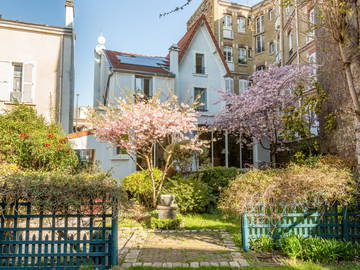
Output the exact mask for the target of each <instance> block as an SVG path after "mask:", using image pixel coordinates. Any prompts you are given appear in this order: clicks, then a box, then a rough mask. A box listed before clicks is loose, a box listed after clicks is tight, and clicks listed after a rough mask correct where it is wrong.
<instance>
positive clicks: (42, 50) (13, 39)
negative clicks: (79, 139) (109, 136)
mask: <svg viewBox="0 0 360 270" xmlns="http://www.w3.org/2000/svg"><path fill="white" fill-rule="evenodd" d="M64 11H65V14H66V16H65V17H66V19H65V26H50V25H46V24H35V23H31V22H23V21H15V20H8V19H4V18H2V17H0V40H1V42H0V113H1V112H2V111H3V110H6V109H9V108H11V107H12V106H15V105H16V104H17V103H23V104H27V105H28V106H31V107H33V108H34V109H35V110H36V111H37V112H38V114H40V115H42V116H43V117H44V118H45V119H46V120H47V121H48V122H50V121H56V122H59V123H60V124H61V126H62V128H63V129H64V131H65V132H72V126H73V109H74V79H75V68H74V47H75V31H74V16H75V15H74V4H73V1H72V0H67V1H66V2H65V10H64Z"/></svg>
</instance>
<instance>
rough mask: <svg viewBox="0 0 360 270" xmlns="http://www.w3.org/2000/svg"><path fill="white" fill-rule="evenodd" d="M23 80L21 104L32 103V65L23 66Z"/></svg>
mask: <svg viewBox="0 0 360 270" xmlns="http://www.w3.org/2000/svg"><path fill="white" fill-rule="evenodd" d="M23 72H24V75H23V76H24V78H23V82H24V83H23V94H22V102H24V103H34V101H33V94H34V82H33V77H34V76H33V74H34V65H33V64H24V71H23Z"/></svg>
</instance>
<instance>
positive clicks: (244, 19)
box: [237, 17, 246, 33]
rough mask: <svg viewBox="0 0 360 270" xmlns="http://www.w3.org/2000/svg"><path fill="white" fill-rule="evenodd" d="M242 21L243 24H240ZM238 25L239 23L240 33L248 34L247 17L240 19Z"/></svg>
mask: <svg viewBox="0 0 360 270" xmlns="http://www.w3.org/2000/svg"><path fill="white" fill-rule="evenodd" d="M241 21H242V22H243V23H240V22H241ZM237 23H238V32H239V33H246V18H245V17H238V19H237Z"/></svg>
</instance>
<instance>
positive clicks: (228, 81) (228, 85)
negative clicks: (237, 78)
mask: <svg viewBox="0 0 360 270" xmlns="http://www.w3.org/2000/svg"><path fill="white" fill-rule="evenodd" d="M225 90H226V92H228V93H234V80H233V79H232V78H225Z"/></svg>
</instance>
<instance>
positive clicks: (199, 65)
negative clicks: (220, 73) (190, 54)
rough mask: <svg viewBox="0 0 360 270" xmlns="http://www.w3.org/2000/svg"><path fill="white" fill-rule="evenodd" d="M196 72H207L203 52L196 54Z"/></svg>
mask: <svg viewBox="0 0 360 270" xmlns="http://www.w3.org/2000/svg"><path fill="white" fill-rule="evenodd" d="M195 73H197V74H205V56H204V54H202V53H196V54H195Z"/></svg>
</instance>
